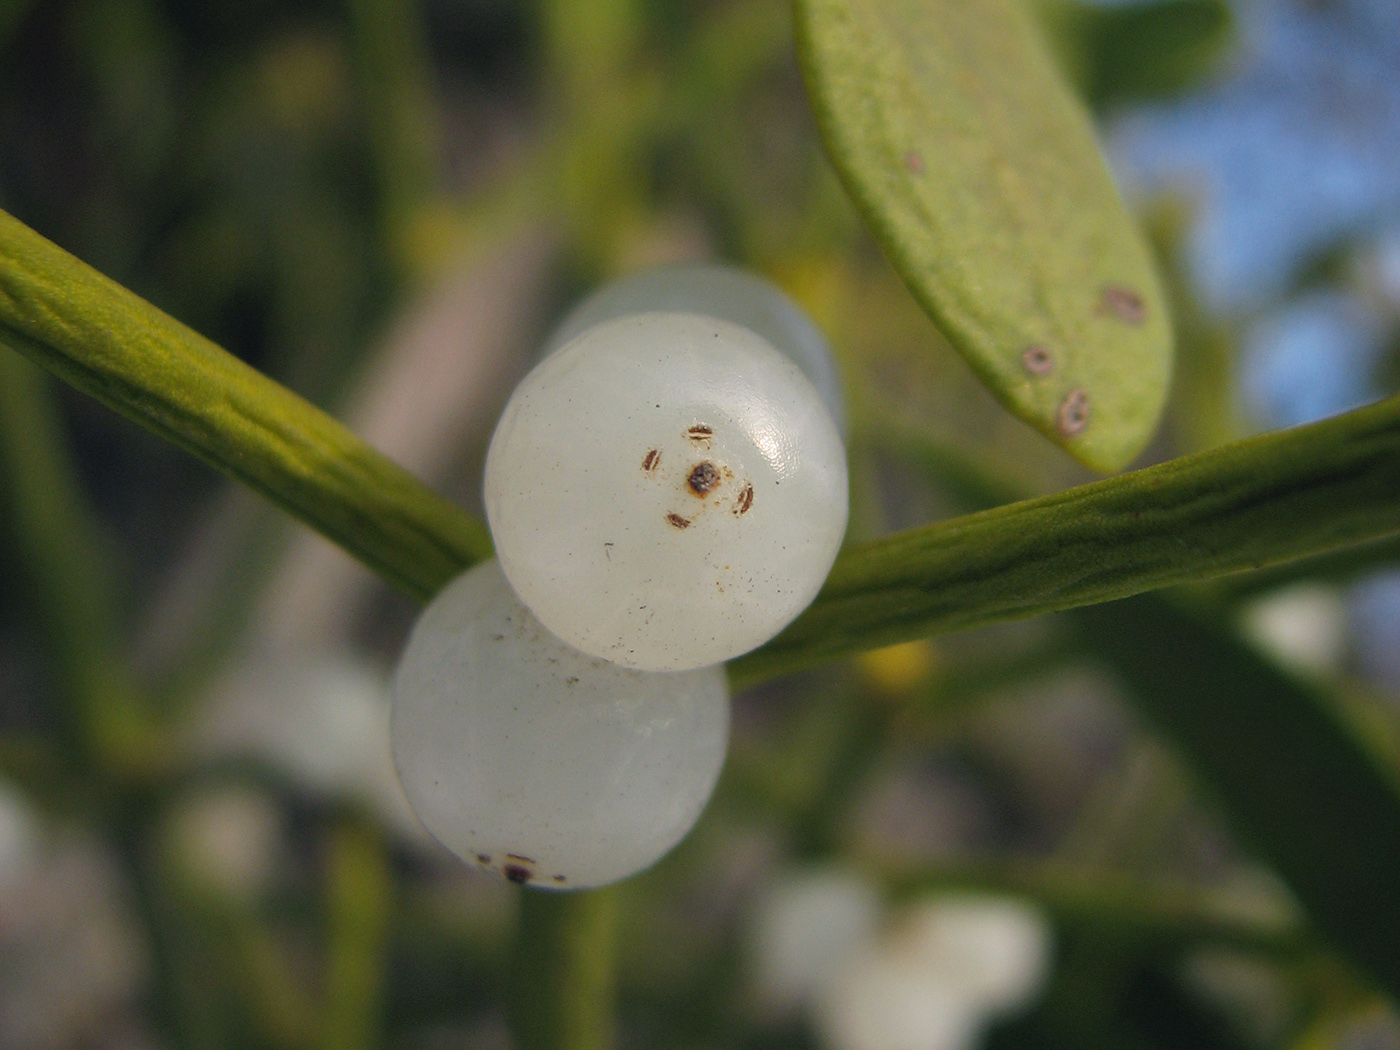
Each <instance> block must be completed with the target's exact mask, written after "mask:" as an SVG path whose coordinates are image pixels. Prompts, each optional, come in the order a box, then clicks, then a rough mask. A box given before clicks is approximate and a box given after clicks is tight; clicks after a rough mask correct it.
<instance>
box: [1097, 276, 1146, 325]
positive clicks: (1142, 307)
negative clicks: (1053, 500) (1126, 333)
mask: <svg viewBox="0 0 1400 1050" xmlns="http://www.w3.org/2000/svg"><path fill="white" fill-rule="evenodd" d="M1095 311H1096V312H1097V313H1099V314H1112V315H1113V316H1114V317H1116V318H1118V320H1120V321H1124V322H1126V323H1128V324H1142V322H1143V321H1145V320H1147V304H1146V303H1144V302H1143V301H1142V296H1140V295H1138V293H1137V292H1135V291H1133V290H1132V289H1131V288H1123V287H1121V286H1119V285H1116V284H1106V285H1104V287H1103V290H1102V291H1100V292H1099V305H1098V306H1097V307H1096V308H1095Z"/></svg>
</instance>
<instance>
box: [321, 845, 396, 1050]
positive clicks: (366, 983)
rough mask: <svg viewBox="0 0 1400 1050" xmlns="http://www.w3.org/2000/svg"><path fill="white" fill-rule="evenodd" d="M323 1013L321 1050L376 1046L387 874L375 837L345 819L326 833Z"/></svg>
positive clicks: (388, 903) (388, 905)
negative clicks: (328, 838)
mask: <svg viewBox="0 0 1400 1050" xmlns="http://www.w3.org/2000/svg"><path fill="white" fill-rule="evenodd" d="M329 869H330V870H329V873H328V874H329V883H330V886H329V889H330V899H329V903H328V908H327V910H328V912H329V925H330V947H329V951H328V952H327V955H328V961H327V972H326V1012H325V1019H324V1024H323V1025H322V1029H321V1035H322V1039H321V1044H322V1045H323V1046H325V1047H326V1048H327V1050H370V1048H371V1047H375V1046H378V1045H379V1043H380V1034H381V1033H380V1028H381V1025H382V1018H381V1014H382V1010H383V1000H384V977H385V961H386V955H387V949H388V939H389V930H390V926H391V922H390V919H391V912H392V909H393V876H392V874H391V872H390V871H389V865H388V859H387V858H386V857H385V855H384V847H383V845H382V844H381V843H380V842H379V841H378V840H377V838H376V836H375V835H374V834H373V833H371V832H370V831H369V830H367V829H366V828H364V827H361V826H359V825H357V824H355V823H353V822H351V821H348V820H345V821H341V822H340V823H339V824H338V825H337V826H336V827H335V828H334V829H333V830H332V833H331V843H330V861H329Z"/></svg>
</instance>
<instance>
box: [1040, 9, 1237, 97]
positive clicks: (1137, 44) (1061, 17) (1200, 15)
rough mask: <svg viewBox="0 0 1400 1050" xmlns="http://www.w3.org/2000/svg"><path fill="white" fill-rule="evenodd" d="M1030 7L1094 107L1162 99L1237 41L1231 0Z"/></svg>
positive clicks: (1211, 66) (1207, 69)
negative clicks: (1229, 0)
mask: <svg viewBox="0 0 1400 1050" xmlns="http://www.w3.org/2000/svg"><path fill="white" fill-rule="evenodd" d="M1032 10H1033V11H1034V12H1035V14H1036V15H1037V16H1038V17H1039V18H1040V21H1041V23H1042V24H1043V25H1044V26H1045V29H1046V34H1047V37H1048V40H1049V43H1050V46H1051V49H1052V50H1053V51H1054V52H1055V54H1056V57H1058V58H1059V59H1060V61H1061V64H1062V65H1063V67H1064V69H1065V71H1066V73H1067V74H1068V75H1069V78H1070V80H1071V81H1073V82H1074V85H1075V86H1076V87H1077V88H1078V89H1079V91H1080V93H1081V94H1082V95H1083V96H1084V98H1085V99H1086V100H1088V102H1089V103H1090V105H1092V106H1094V107H1096V108H1103V107H1105V106H1109V105H1112V104H1114V103H1118V102H1137V101H1146V100H1149V99H1160V98H1166V97H1170V96H1172V95H1175V94H1178V93H1180V92H1181V91H1183V90H1185V89H1186V88H1189V87H1191V86H1192V85H1193V84H1196V83H1198V82H1199V81H1201V80H1203V79H1204V78H1205V77H1207V76H1208V75H1209V74H1210V73H1211V72H1213V71H1214V70H1215V69H1216V68H1217V67H1218V66H1219V64H1220V60H1221V59H1222V57H1223V56H1224V55H1225V53H1226V51H1227V49H1228V48H1229V45H1230V44H1231V43H1232V41H1233V40H1234V19H1233V18H1232V17H1231V15H1230V7H1229V4H1227V3H1226V2H1225V0H1159V2H1157V3H1146V4H1121V5H1118V6H1112V7H1104V6H1100V5H1098V4H1092V3H1081V2H1079V0H1035V2H1034V3H1033V5H1032Z"/></svg>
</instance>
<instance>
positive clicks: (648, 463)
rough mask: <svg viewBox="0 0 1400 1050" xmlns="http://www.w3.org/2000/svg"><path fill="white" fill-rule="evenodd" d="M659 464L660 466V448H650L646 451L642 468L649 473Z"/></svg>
mask: <svg viewBox="0 0 1400 1050" xmlns="http://www.w3.org/2000/svg"><path fill="white" fill-rule="evenodd" d="M659 466H661V451H660V449H652V450H651V451H650V452H648V453H647V458H646V459H644V460H642V469H643V470H645V471H646V472H647V473H648V474H650V473H651V472H652V471H653V470H655V469H656V468H657V467H659Z"/></svg>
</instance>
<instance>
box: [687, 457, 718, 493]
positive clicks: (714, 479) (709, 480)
mask: <svg viewBox="0 0 1400 1050" xmlns="http://www.w3.org/2000/svg"><path fill="white" fill-rule="evenodd" d="M685 483H686V484H687V485H689V486H690V491H691V492H693V493H695V495H697V496H703V495H705V493H707V492H709V491H710V490H711V489H712V488H714V487H715V486H716V485H718V484H719V483H720V473H719V468H717V467H716V466H715V465H714V464H713V463H711V462H710V461H709V460H708V459H707V460H703V461H701V462H699V463H697V464H695V466H694V468H693V469H692V470H691V472H690V477H688V478H686V479H685Z"/></svg>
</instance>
